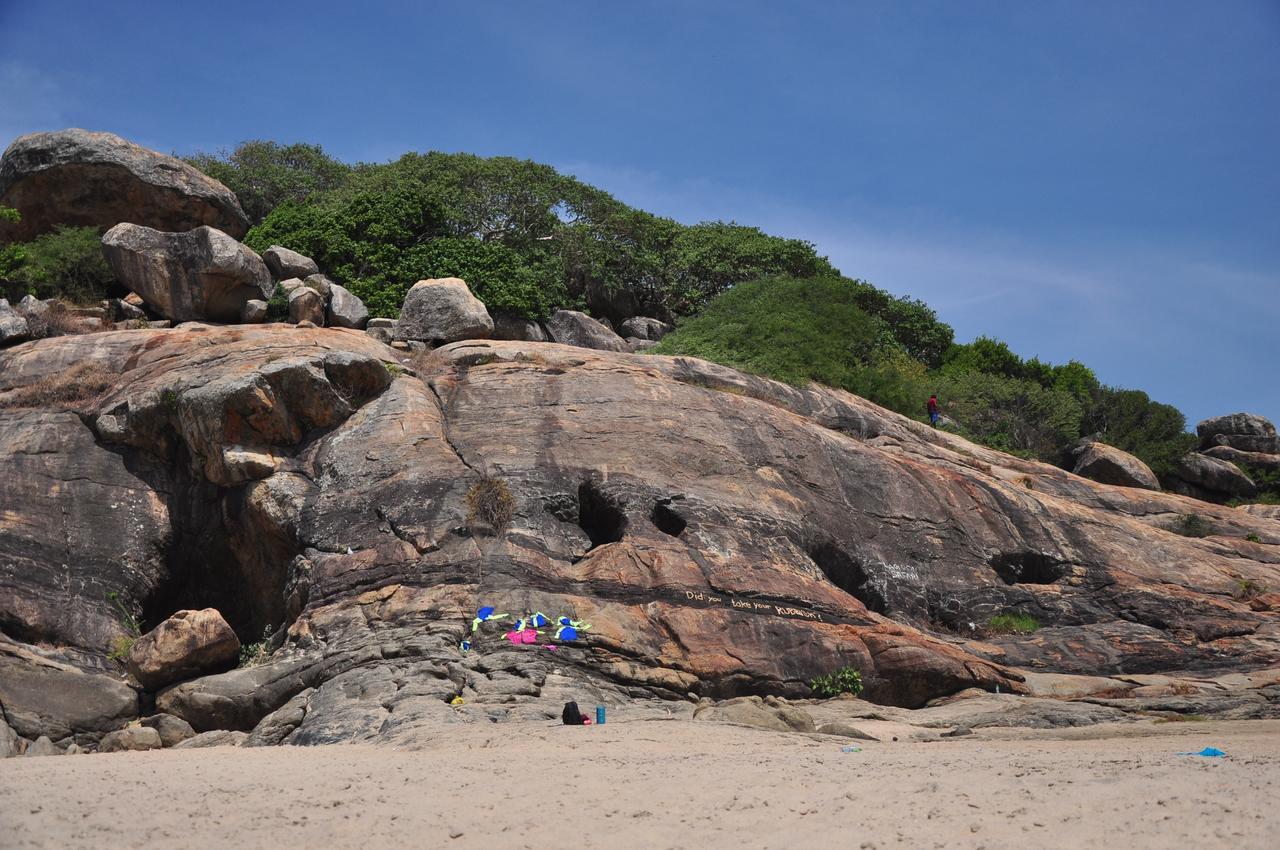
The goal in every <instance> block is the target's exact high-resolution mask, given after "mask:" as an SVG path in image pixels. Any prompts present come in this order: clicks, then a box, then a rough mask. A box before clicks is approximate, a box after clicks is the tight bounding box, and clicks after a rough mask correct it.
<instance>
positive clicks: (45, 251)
mask: <svg viewBox="0 0 1280 850" xmlns="http://www.w3.org/2000/svg"><path fill="white" fill-rule="evenodd" d="M4 264H8V265H9V268H8V270H7V271H5V270H2V269H0V277H8V278H9V279H10V280H15V281H17V282H19V283H23V284H26V285H27V290H28V291H29V292H31V293H32V294H33V295H35V296H36V297H38V298H64V299H66V300H68V301H72V302H75V303H80V304H84V303H90V302H93V301H100V300H101V299H103V298H105V297H106V296H107V293H108V291H109V288H110V287H111V285H112V284H113V283H114V282H115V275H113V274H112V273H111V267H110V266H109V265H107V260H106V258H105V257H104V256H103V254H102V237H101V236H100V235H99V234H98V230H97V228H94V227H66V226H59V227H58V228H57V229H56V230H54V231H53V232H52V233H45V234H43V235H41V236H38V237H36V238H35V239H34V240H32V241H31V242H24V243H16V244H13V245H9V246H7V247H6V248H5V249H3V250H0V265H4Z"/></svg>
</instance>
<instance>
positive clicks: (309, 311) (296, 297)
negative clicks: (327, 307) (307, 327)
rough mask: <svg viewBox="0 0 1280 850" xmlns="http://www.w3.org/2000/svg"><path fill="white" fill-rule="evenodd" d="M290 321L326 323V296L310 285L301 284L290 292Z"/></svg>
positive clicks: (297, 322)
mask: <svg viewBox="0 0 1280 850" xmlns="http://www.w3.org/2000/svg"><path fill="white" fill-rule="evenodd" d="M289 321H290V322H292V323H293V324H295V325H296V324H299V323H300V322H311V324H313V325H316V326H320V325H323V324H324V298H323V297H322V296H321V295H320V293H319V292H316V291H315V290H314V289H312V288H311V287H309V286H299V287H297V288H295V289H294V290H293V291H292V292H290V293H289Z"/></svg>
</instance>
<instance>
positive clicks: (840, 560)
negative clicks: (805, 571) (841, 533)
mask: <svg viewBox="0 0 1280 850" xmlns="http://www.w3.org/2000/svg"><path fill="white" fill-rule="evenodd" d="M808 555H809V557H810V558H812V559H813V562H814V563H815V564H817V565H818V569H820V570H822V574H823V575H825V576H826V577H827V578H828V579H829V580H830V581H831V583H832V584H834V585H835V586H836V587H838V588H840V589H841V590H843V591H844V592H845V593H848V594H849V595H850V596H852V597H853V598H855V599H857V600H858V601H859V602H861V603H862V604H863V605H865V606H867V610H868V611H875V612H876V613H877V614H883V613H884V610H885V607H886V605H885V598H884V592H883V590H882V589H881V588H878V587H876V586H875V584H874V583H873V582H872V581H871V577H870V576H869V575H867V571H866V568H865V567H864V566H863V564H862V563H861V562H860V561H859V560H858V559H857V558H854V557H853V556H852V555H850V554H849V553H848V552H846V551H844V550H843V549H841V548H840V547H839V546H837V545H836V544H835V543H832V542H830V541H827V542H824V543H818V544H816V545H813V546H810V547H809V549H808Z"/></svg>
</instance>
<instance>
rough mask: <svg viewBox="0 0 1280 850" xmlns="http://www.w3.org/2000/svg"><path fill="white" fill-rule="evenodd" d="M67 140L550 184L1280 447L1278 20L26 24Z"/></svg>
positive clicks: (670, 15) (21, 81)
mask: <svg viewBox="0 0 1280 850" xmlns="http://www.w3.org/2000/svg"><path fill="white" fill-rule="evenodd" d="M184 7H185V9H190V10H198V11H177V10H179V9H183V8H184ZM67 126H79V127H85V128H89V129H100V130H111V131H113V132H116V133H120V134H121V135H123V136H126V137H127V138H129V139H132V140H134V141H136V142H139V143H140V144H144V145H147V146H150V147H154V148H157V149H160V150H164V151H176V152H179V153H187V152H191V151H195V150H216V149H218V148H221V147H230V146H234V145H235V144H236V143H237V142H239V141H242V140H244V139H250V138H269V139H275V140H277V141H282V142H288V141H310V142H318V143H320V144H322V145H324V147H325V148H326V149H327V150H329V151H330V152H331V153H333V154H334V155H336V156H339V157H340V158H343V159H349V160H357V159H358V160H384V159H388V158H393V157H395V156H398V155H399V154H400V153H402V152H404V151H406V150H431V149H435V150H445V151H471V152H475V153H479V154H506V155H513V156H519V157H528V158H532V159H535V160H539V161H542V162H547V163H551V164H553V165H556V166H557V167H559V168H561V169H563V170H566V171H569V172H571V173H574V174H576V175H577V176H579V177H581V178H582V179H584V180H586V181H588V182H590V183H593V184H596V185H598V186H600V187H602V188H604V189H606V190H608V191H610V192H612V193H613V194H614V195H616V196H618V197H619V198H621V199H622V200H625V201H627V202H629V203H632V204H635V205H637V206H640V207H643V208H645V209H649V210H651V211H653V212H657V213H660V214H664V215H669V216H672V217H674V218H677V219H680V220H682V221H688V222H693V221H698V220H703V219H710V218H723V219H733V220H737V221H740V222H743V223H748V224H755V225H759V226H761V227H763V228H765V229H766V230H768V231H770V232H773V233H778V234H780V235H787V236H797V237H802V238H806V239H809V240H811V241H813V242H815V243H816V244H817V246H818V248H819V250H820V251H821V252H822V253H824V254H826V255H828V256H829V257H831V259H832V260H833V261H834V262H835V263H836V264H837V265H838V266H839V267H840V268H841V269H842V270H843V271H844V272H845V273H846V274H849V275H851V276H855V277H861V278H864V279H867V280H870V281H872V282H873V283H875V284H877V285H879V286H881V287H883V288H885V289H888V290H890V291H892V292H895V293H899V294H909V295H913V296H915V297H919V298H922V299H924V300H925V301H927V302H928V303H929V304H930V305H932V306H933V307H934V308H935V309H937V311H938V312H939V314H940V315H941V316H942V318H943V319H945V320H946V321H948V322H950V323H951V324H952V325H954V326H955V328H956V332H957V336H958V338H960V339H961V340H968V339H972V338H973V337H975V336H977V335H979V334H987V335H990V336H995V337H998V338H1001V339H1004V340H1006V341H1007V342H1009V343H1010V345H1011V346H1012V347H1013V348H1014V349H1015V350H1016V351H1018V352H1019V353H1021V354H1023V355H1025V356H1031V355H1037V356H1039V357H1041V358H1042V359H1048V360H1052V361H1055V362H1061V361H1065V360H1067V359H1071V358H1075V359H1079V360H1082V361H1084V362H1085V363H1087V364H1088V365H1090V366H1092V367H1093V368H1094V369H1095V371H1097V373H1098V374H1099V377H1100V378H1102V380H1103V381H1104V382H1107V383H1111V384H1116V385H1121V386H1128V387H1136V388H1139V389H1144V390H1146V391H1147V392H1149V393H1150V394H1151V395H1152V396H1153V397H1154V398H1157V399H1159V400H1161V401H1166V402H1170V403H1172V404H1176V405H1177V406H1179V407H1180V408H1181V409H1182V410H1183V411H1184V412H1185V413H1186V414H1187V417H1188V419H1189V421H1190V422H1191V424H1192V425H1194V423H1195V422H1196V421H1197V420H1198V419H1200V418H1203V417H1206V416H1210V415H1214V414H1218V413H1225V412H1230V411H1234V410H1239V409H1244V410H1250V411H1253V412H1257V413H1262V414H1264V415H1267V416H1269V417H1270V418H1271V419H1273V420H1278V421H1280V351H1278V345H1277V344H1278V343H1280V2H1277V0H1254V2H1250V0H1222V2H1216V3H1205V2H1176V0H1162V1H1161V2H1146V3H1143V2H1133V3H1124V2H1081V0H1075V2H1063V3H1055V2H1034V3H1027V2H1007V3H1002V2H970V3H952V2H941V3H913V2H885V3H802V2H793V3H788V4H782V3H777V2H752V0H734V2H685V3H675V2H669V3H668V2H636V0H633V2H629V3H625V4H623V3H608V2H599V0H596V2H584V3H554V2H551V3H543V4H533V3H528V2H519V3H515V2H513V3H507V2H491V3H483V2H474V0H473V2H461V3H425V2H424V3H413V2H378V0H365V2H362V3H359V4H346V3H344V4H338V3H326V2H309V3H292V2H261V0H258V2H255V3H237V2H221V3H219V4H216V5H209V4H204V5H196V4H192V5H189V6H188V5H187V4H178V3H172V2H168V3H149V2H128V3H116V4H109V3H102V2H93V3H82V2H43V0H0V144H7V142H8V140H10V139H11V138H13V137H15V136H17V135H19V134H21V133H25V132H31V131H35V130H45V129H54V128H61V127H67Z"/></svg>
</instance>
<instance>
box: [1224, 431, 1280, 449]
mask: <svg viewBox="0 0 1280 850" xmlns="http://www.w3.org/2000/svg"><path fill="white" fill-rule="evenodd" d="M1212 443H1213V445H1215V446H1230V447H1231V448H1233V449H1236V450H1238V451H1242V452H1261V453H1263V454H1280V437H1278V436H1275V435H1265V434H1218V435H1216V436H1215V437H1213V438H1212Z"/></svg>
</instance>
